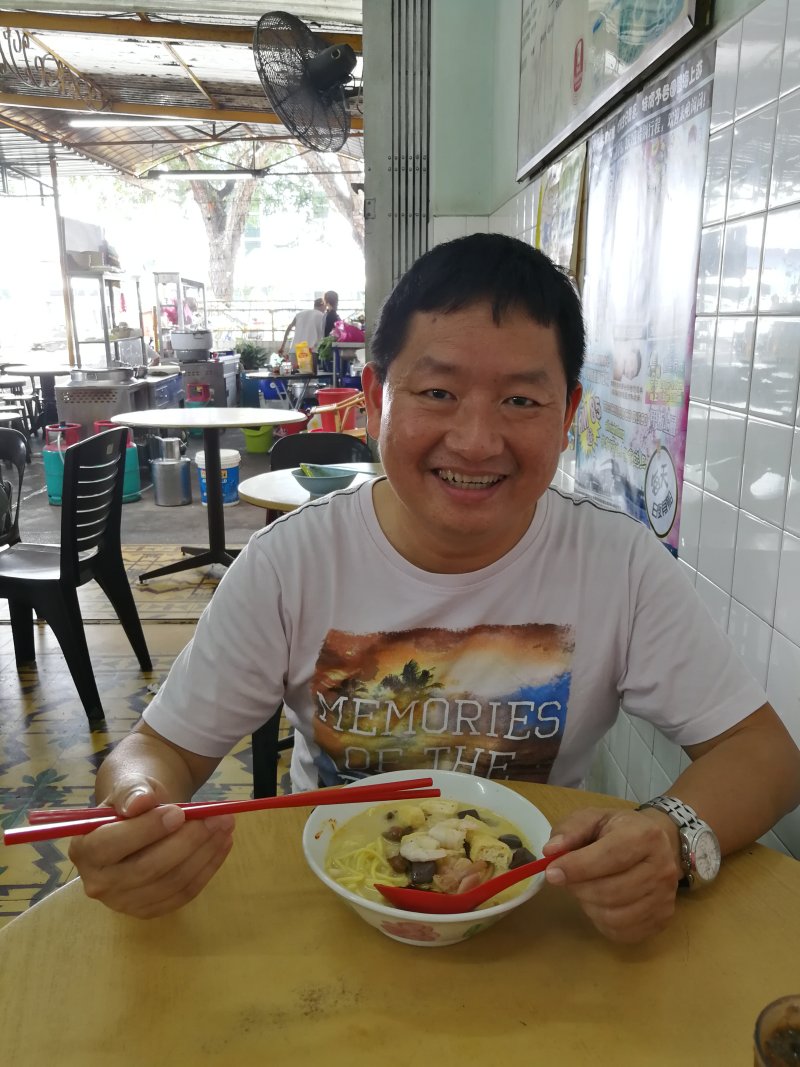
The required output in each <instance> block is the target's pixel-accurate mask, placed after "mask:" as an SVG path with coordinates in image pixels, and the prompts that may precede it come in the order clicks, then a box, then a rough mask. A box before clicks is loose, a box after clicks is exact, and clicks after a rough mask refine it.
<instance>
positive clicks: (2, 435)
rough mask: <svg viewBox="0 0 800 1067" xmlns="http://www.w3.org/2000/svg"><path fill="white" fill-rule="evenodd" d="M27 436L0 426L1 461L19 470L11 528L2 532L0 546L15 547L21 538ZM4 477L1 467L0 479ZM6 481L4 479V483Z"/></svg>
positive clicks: (14, 493)
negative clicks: (20, 514)
mask: <svg viewBox="0 0 800 1067" xmlns="http://www.w3.org/2000/svg"><path fill="white" fill-rule="evenodd" d="M26 455H27V450H26V447H25V436H24V434H21V433H20V432H19V430H12V429H11V428H10V427H9V426H0V460H2V461H3V462H4V463H10V464H12V465H13V466H14V467H16V468H17V487H16V492H14V490H13V486H12V493H11V497H12V499H11V526H10V528H9V529H8V530H5V531H2V530H0V545H15V544H17V542H18V541H19V540H20V536H19V506H20V503H21V502H22V479H23V477H24V474H25V458H26ZM2 475H3V470H2V467H0V477H2ZM5 480H6V479H5V478H3V481H5Z"/></svg>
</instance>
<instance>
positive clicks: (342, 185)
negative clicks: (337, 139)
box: [305, 152, 364, 252]
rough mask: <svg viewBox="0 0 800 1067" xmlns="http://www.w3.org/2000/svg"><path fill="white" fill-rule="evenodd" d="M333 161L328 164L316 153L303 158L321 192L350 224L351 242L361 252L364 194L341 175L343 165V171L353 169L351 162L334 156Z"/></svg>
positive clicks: (310, 153)
mask: <svg viewBox="0 0 800 1067" xmlns="http://www.w3.org/2000/svg"><path fill="white" fill-rule="evenodd" d="M334 159H335V162H333V163H329V162H328V160H327V159H323V157H322V156H320V155H319V153H318V152H308V153H307V154H306V156H305V161H306V163H307V165H308V169H309V170H311V171H314V177H315V178H316V179H317V181H318V182H319V184H320V185H321V186H322V191H323V192H324V193H325V195H326V196H327V198H328V200H329V201H330V203H331V204H333V206H334V207H335V208H336V210H337V211H338V212H339V213H340V214H341V215H344V217H345V218H346V219H347V221H348V222H349V223H350V225H351V227H352V229H353V240H354V241H355V242H356V244H357V245H358V247H359V248H360V249H361V251H362V252H363V251H364V194H363V193H362V192H356V191H355V190H354V189H353V186H352V185H351V177H350V176H348V175H346V174H342V173H341V171H342V169H343V168H342V164H343V163H344V169H345V170H353V169H355V167H354V165H353V161H352V160H349V159H347V158H346V157H344V158H343V157H342V156H335V157H334ZM337 174H338V176H337ZM362 184H363V179H362Z"/></svg>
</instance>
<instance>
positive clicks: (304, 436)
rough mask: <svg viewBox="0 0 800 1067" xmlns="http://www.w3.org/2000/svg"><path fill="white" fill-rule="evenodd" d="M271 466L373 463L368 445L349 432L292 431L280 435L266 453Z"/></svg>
mask: <svg viewBox="0 0 800 1067" xmlns="http://www.w3.org/2000/svg"><path fill="white" fill-rule="evenodd" d="M269 462H270V470H273V471H280V470H286V469H287V468H288V467H296V466H297V465H298V463H372V462H374V457H373V455H372V452H370V449H369V445H367V444H365V443H364V442H363V441H359V439H358V438H357V437H352V436H351V435H350V434H348V433H324V432H318V433H295V434H289V435H288V436H287V437H281V438H279V440H277V441H276V442H275V444H274V445H273V446H272V451H271V452H270V454H269Z"/></svg>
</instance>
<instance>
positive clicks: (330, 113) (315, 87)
mask: <svg viewBox="0 0 800 1067" xmlns="http://www.w3.org/2000/svg"><path fill="white" fill-rule="evenodd" d="M253 55H254V56H255V61H256V70H257V71H258V76H259V78H260V79H261V84H262V85H263V86H264V91H265V93H266V94H267V97H268V99H269V102H270V103H271V104H272V107H273V108H274V110H275V113H276V114H277V116H278V118H279V119H280V120H281V122H282V123H283V125H284V126H285V127H286V128H287V130H288V131H289V132H290V133H291V134H292V136H293V137H296V138H297V140H298V141H300V143H301V144H304V145H305V146H306V148H311V149H313V150H314V151H317V152H338V151H339V150H340V149H341V148H343V147H344V143H345V141H346V140H347V138H348V136H349V134H350V111H349V109H348V106H347V96H348V90H346V89H345V86H346V85H347V83H348V82H349V81H350V80H351V78H350V76H351V74H352V72H353V69H354V67H355V65H356V54H355V52H354V51H353V49H352V48H351V47H350V46H349V45H347V44H344V45H333V46H332V47H329V48H328V47H326V45H325V41H324V40H323V39H322V38H321V37H319V36H318V35H317V34H315V33H313V32H312V31H311V30H310V29H309V28H308V26H306V24H305V23H304V22H302V21H301V20H300V19H299V18H297V17H296V16H295V15H290V14H289V13H288V12H287V11H269V12H267V14H266V15H262V16H261V18H260V19H259V20H258V25H257V26H256V30H255V33H254V34H253Z"/></svg>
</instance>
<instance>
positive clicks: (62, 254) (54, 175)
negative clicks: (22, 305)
mask: <svg viewBox="0 0 800 1067" xmlns="http://www.w3.org/2000/svg"><path fill="white" fill-rule="evenodd" d="M49 153H50V177H51V179H52V182H53V206H54V207H55V212H56V231H57V233H58V261H59V264H60V266H61V286H62V291H63V294H64V323H65V325H66V327H67V354H68V356H69V365H70V367H74V366H75V347H74V345H73V340H72V324H73V321H74V320H73V317H72V289H71V288H70V284H69V273H68V270H67V248H66V244H65V242H64V220H63V219H62V217H61V203H60V200H59V196H58V167H57V165H56V152H55V148H54V147H53V146H52V145H50V149H49Z"/></svg>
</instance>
